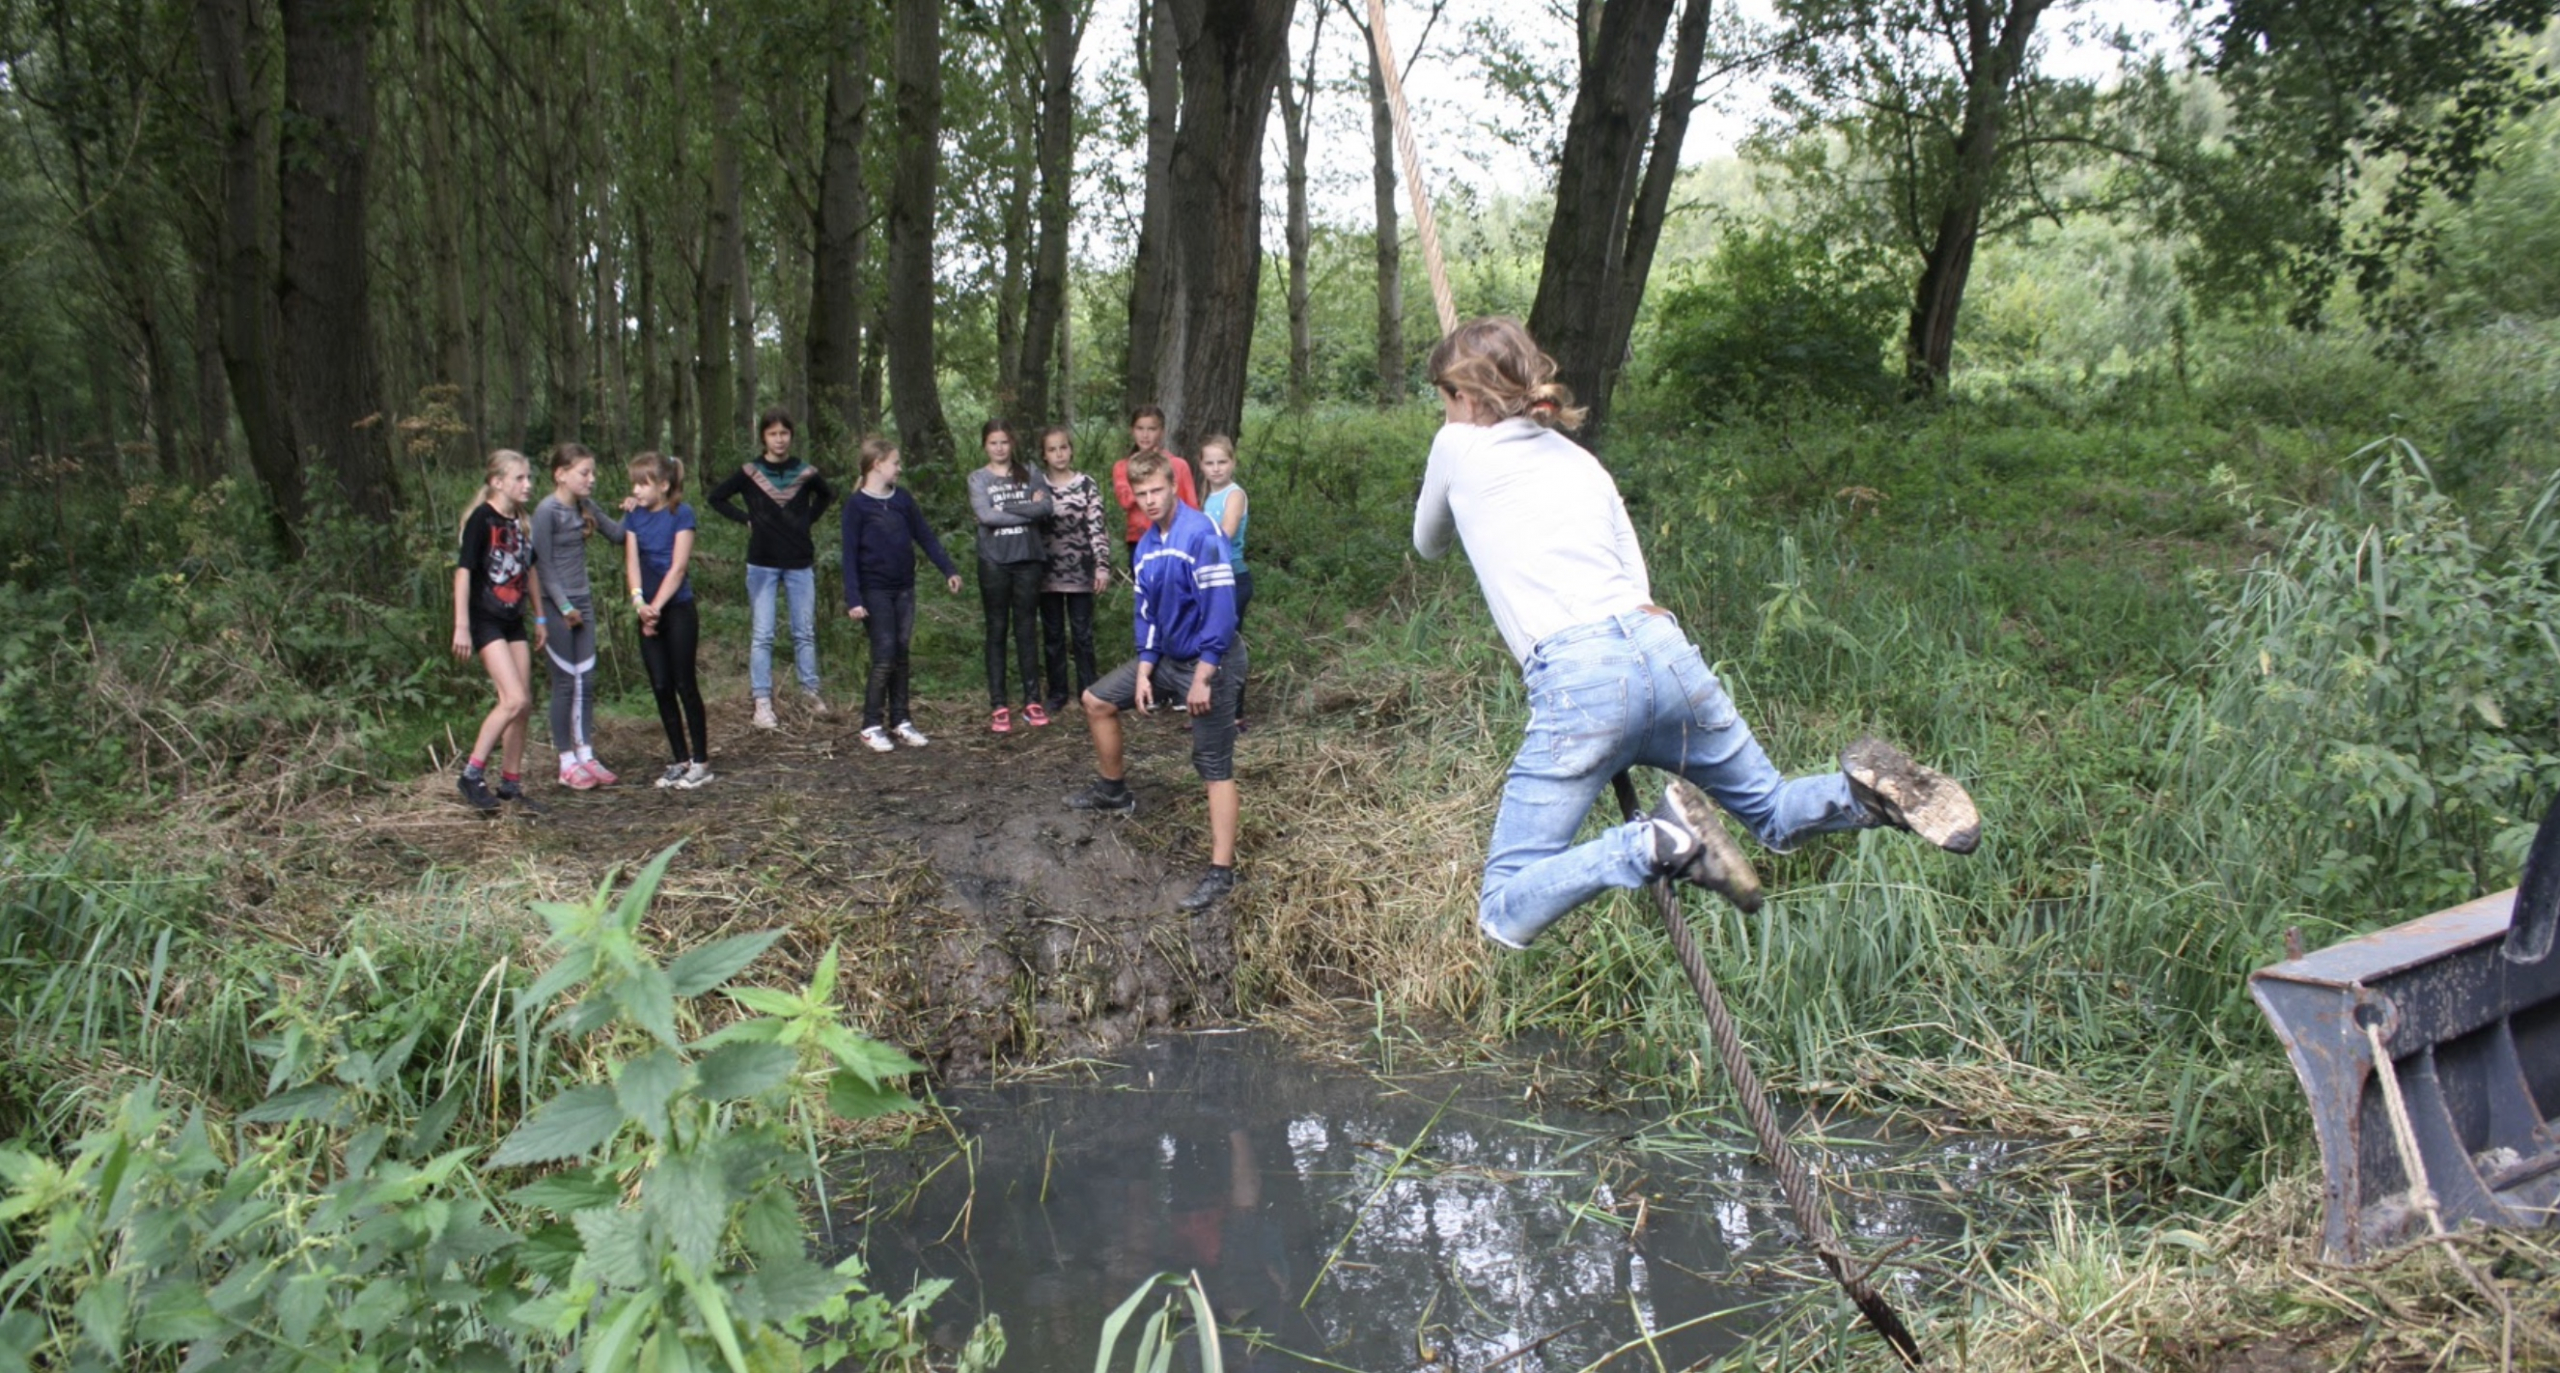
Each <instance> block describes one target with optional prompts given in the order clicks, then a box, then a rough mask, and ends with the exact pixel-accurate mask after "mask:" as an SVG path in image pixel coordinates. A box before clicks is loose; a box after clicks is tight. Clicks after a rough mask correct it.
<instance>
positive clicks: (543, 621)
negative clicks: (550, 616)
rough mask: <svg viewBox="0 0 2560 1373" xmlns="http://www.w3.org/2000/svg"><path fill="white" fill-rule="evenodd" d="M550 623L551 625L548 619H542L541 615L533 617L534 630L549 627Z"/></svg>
mask: <svg viewBox="0 0 2560 1373" xmlns="http://www.w3.org/2000/svg"><path fill="white" fill-rule="evenodd" d="M549 623H551V622H550V621H549V620H546V619H544V618H542V617H541V616H539V615H536V616H534V617H533V625H534V628H536V629H540V628H541V627H543V626H544V625H547V624H549Z"/></svg>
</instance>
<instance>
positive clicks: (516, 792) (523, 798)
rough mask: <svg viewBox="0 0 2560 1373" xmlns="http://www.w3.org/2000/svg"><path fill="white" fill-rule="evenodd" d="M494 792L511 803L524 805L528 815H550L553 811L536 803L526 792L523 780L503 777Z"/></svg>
mask: <svg viewBox="0 0 2560 1373" xmlns="http://www.w3.org/2000/svg"><path fill="white" fill-rule="evenodd" d="M493 794H494V795H495V796H496V797H497V798H498V799H499V800H501V801H504V802H507V803H508V804H510V805H514V806H520V807H522V808H523V809H524V813H525V814H527V815H549V814H550V813H551V812H549V811H547V810H544V809H543V808H542V807H541V806H540V805H538V804H536V803H535V802H534V799H533V798H532V797H530V796H527V795H525V794H524V783H522V782H509V781H506V780H505V779H503V778H501V779H500V780H499V782H498V789H497V791H496V792H495V793H493Z"/></svg>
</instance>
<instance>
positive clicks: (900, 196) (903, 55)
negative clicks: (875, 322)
mask: <svg viewBox="0 0 2560 1373" xmlns="http://www.w3.org/2000/svg"><path fill="white" fill-rule="evenodd" d="M891 23H892V26H893V28H894V30H895V37H894V39H893V42H892V46H891V51H890V56H889V69H890V79H891V80H892V81H893V82H894V83H895V86H896V97H895V102H896V119H897V138H896V140H895V144H896V148H897V158H896V162H895V165H894V168H893V175H892V176H891V179H890V191H889V309H888V315H887V318H886V319H885V320H884V322H883V324H884V328H885V330H886V332H887V335H888V338H887V343H888V349H889V392H890V403H891V405H892V406H893V407H894V408H895V409H896V411H897V414H898V446H899V447H900V448H902V449H904V450H905V451H906V458H907V468H908V470H909V471H911V472H915V473H917V474H918V475H920V476H922V477H924V478H925V481H924V483H923V484H924V485H925V486H926V487H927V489H933V488H935V487H938V486H939V485H940V484H941V483H942V481H943V480H945V478H946V477H947V476H948V475H949V473H948V469H949V466H950V463H951V461H952V458H953V454H954V451H955V450H954V445H953V443H952V439H951V426H950V424H949V423H948V422H947V421H946V420H944V418H943V415H942V383H941V380H940V378H939V377H937V376H936V375H935V372H934V366H935V364H934V349H933V344H934V340H933V324H934V295H935V292H934V283H933V221H934V208H933V202H934V191H935V186H936V183H938V182H939V181H940V180H941V178H942V5H941V0H894V6H893V9H892V19H891Z"/></svg>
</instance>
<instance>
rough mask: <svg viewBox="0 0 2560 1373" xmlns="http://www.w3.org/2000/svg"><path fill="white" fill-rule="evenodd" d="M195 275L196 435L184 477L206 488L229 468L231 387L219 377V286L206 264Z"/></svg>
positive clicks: (220, 295) (220, 310) (220, 343)
mask: <svg viewBox="0 0 2560 1373" xmlns="http://www.w3.org/2000/svg"><path fill="white" fill-rule="evenodd" d="M200 267H201V268H206V270H199V271H198V272H197V274H196V310H195V364H196V432H195V446H194V448H193V450H192V451H191V452H190V454H189V467H188V476H189V478H190V480H192V481H194V483H195V484H196V485H197V486H199V487H202V486H210V485H212V484H213V483H214V482H215V481H218V480H220V479H221V477H222V475H223V473H224V472H225V471H227V470H228V469H229V468H230V466H231V383H230V381H229V380H228V379H226V378H225V377H224V376H223V374H222V283H221V282H220V281H218V280H216V279H215V277H214V275H213V273H212V271H210V270H209V267H210V264H200Z"/></svg>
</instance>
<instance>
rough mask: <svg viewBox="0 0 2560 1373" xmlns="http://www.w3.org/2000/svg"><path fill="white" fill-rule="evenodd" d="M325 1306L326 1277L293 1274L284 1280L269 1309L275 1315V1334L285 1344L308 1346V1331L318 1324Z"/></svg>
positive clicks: (327, 1301) (327, 1276)
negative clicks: (280, 1336) (279, 1336)
mask: <svg viewBox="0 0 2560 1373" xmlns="http://www.w3.org/2000/svg"><path fill="white" fill-rule="evenodd" d="M328 1304H329V1275H328V1274H326V1273H308V1272H306V1273H296V1274H294V1275H293V1276H292V1277H290V1278H287V1279H285V1284H284V1290H283V1291H281V1292H278V1293H277V1294H276V1299H275V1304H274V1306H273V1307H272V1308H271V1309H272V1310H273V1311H274V1312H275V1314H276V1330H277V1332H278V1333H279V1334H282V1335H283V1336H284V1342H285V1343H287V1344H308V1343H309V1342H310V1340H311V1327H313V1326H314V1325H317V1324H319V1322H320V1313H321V1311H322V1310H323V1309H325V1308H326V1307H327V1306H328Z"/></svg>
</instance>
